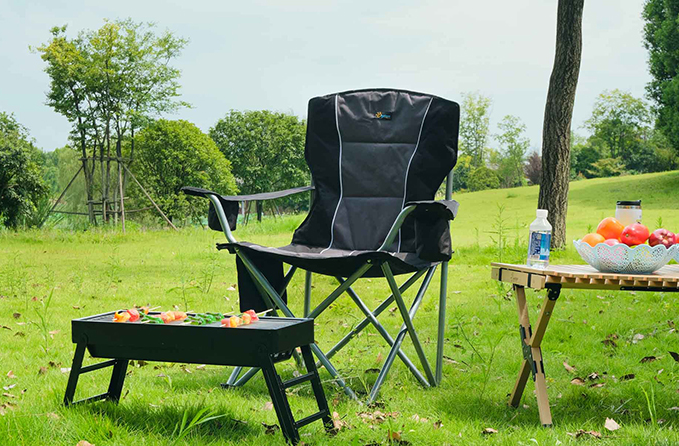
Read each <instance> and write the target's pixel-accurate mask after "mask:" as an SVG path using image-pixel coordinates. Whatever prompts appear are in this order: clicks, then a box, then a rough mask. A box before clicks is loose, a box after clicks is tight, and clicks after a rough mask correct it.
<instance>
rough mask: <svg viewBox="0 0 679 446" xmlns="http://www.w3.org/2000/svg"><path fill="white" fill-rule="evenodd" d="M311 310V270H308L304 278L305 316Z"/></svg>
mask: <svg viewBox="0 0 679 446" xmlns="http://www.w3.org/2000/svg"><path fill="white" fill-rule="evenodd" d="M310 312H311V271H307V272H306V276H305V278H304V317H309V313H310Z"/></svg>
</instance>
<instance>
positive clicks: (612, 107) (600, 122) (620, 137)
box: [585, 89, 653, 168]
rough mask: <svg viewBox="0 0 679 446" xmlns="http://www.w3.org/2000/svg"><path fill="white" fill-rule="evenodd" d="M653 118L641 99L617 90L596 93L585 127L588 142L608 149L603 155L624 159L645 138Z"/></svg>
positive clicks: (604, 149)
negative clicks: (588, 138)
mask: <svg viewBox="0 0 679 446" xmlns="http://www.w3.org/2000/svg"><path fill="white" fill-rule="evenodd" d="M652 121H653V120H652V118H651V113H650V111H649V109H648V106H647V105H646V103H645V102H644V101H643V100H642V99H638V98H635V97H634V96H632V95H631V94H630V93H628V92H624V91H620V90H617V89H616V90H613V91H604V92H603V93H601V94H600V95H599V97H598V98H597V100H596V101H595V102H594V109H593V110H592V116H591V117H590V118H589V119H588V120H587V121H585V128H587V129H588V130H589V131H590V132H591V133H592V136H591V137H590V142H591V143H592V144H593V145H595V146H600V147H601V149H600V152H604V151H605V152H607V153H605V155H607V156H606V157H608V158H622V159H623V160H627V159H629V158H630V156H631V155H632V153H634V152H635V151H637V150H638V148H639V146H641V145H642V144H643V142H644V140H646V139H648V136H649V134H650V132H651V124H652ZM628 167H629V168H632V166H628Z"/></svg>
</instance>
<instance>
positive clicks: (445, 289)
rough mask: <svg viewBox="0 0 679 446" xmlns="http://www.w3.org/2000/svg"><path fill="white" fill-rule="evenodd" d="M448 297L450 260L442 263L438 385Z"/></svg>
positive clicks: (438, 336) (437, 361) (437, 340)
mask: <svg viewBox="0 0 679 446" xmlns="http://www.w3.org/2000/svg"><path fill="white" fill-rule="evenodd" d="M447 298H448V262H443V263H442V264H441V288H440V290H439V326H438V332H437V339H436V385H437V386H438V385H439V384H441V380H442V379H443V343H444V342H445V339H446V299H447Z"/></svg>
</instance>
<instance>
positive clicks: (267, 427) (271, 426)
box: [262, 423, 281, 435]
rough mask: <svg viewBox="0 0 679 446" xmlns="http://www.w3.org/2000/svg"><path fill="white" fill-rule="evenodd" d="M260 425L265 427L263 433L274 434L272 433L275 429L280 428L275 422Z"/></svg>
mask: <svg viewBox="0 0 679 446" xmlns="http://www.w3.org/2000/svg"><path fill="white" fill-rule="evenodd" d="M262 426H264V428H265V430H264V433H265V434H266V435H274V434H275V433H276V431H279V430H281V428H280V427H278V425H277V424H266V423H262Z"/></svg>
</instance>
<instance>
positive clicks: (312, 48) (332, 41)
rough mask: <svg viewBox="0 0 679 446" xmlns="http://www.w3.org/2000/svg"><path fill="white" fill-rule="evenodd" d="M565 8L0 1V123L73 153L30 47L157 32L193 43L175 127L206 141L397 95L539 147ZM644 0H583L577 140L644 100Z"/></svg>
mask: <svg viewBox="0 0 679 446" xmlns="http://www.w3.org/2000/svg"><path fill="white" fill-rule="evenodd" d="M556 4H557V0H512V1H506V0H495V1H476V2H470V1H468V0H465V1H462V0H437V1H424V0H417V1H416V0H411V1H398V0H387V1H384V0H383V1H376V2H375V1H370V2H369V1H365V0H362V1H332V2H330V1H322V0H313V1H294V0H287V1H283V0H279V1H276V0H257V1H253V0H249V1H231V0H221V1H216V0H214V1H200V0H192V1H186V0H175V1H162V2H161V1H141V0H136V1H130V0H117V1H107V2H103V1H87V2H83V1H76V0H32V1H25V0H0V11H1V12H0V111H6V112H10V113H14V114H15V116H16V118H17V119H18V120H19V122H21V123H22V124H24V125H25V126H27V127H28V128H29V129H30V132H31V134H32V136H33V137H34V138H35V139H36V141H37V145H38V146H39V147H41V148H42V149H43V150H53V149H55V148H57V147H61V146H63V145H65V144H66V142H67V136H68V131H69V129H70V125H69V123H68V122H67V121H66V119H65V118H64V117H62V116H61V115H58V114H57V113H55V112H54V111H53V110H52V109H50V108H49V107H47V106H46V105H44V103H45V92H46V91H47V89H48V77H47V75H46V74H45V73H44V72H43V68H44V64H43V62H42V60H41V59H40V57H39V56H38V55H37V54H32V53H31V52H30V51H29V49H28V47H29V45H33V46H37V45H39V44H41V43H45V42H47V41H48V40H49V38H50V34H49V29H50V28H51V27H52V26H55V25H63V24H68V27H69V33H70V35H71V36H74V35H75V34H76V33H77V32H78V31H80V30H82V29H96V28H99V27H100V26H101V25H102V24H103V19H104V18H110V19H116V18H126V17H131V18H132V19H133V20H135V21H153V22H155V23H156V24H157V26H158V28H160V29H166V28H167V29H169V30H171V31H173V32H174V33H175V34H176V35H178V36H182V37H184V38H187V39H189V41H190V42H189V44H188V46H187V47H186V49H185V50H184V52H183V53H182V55H181V56H180V57H179V58H178V59H176V61H175V62H174V65H175V66H176V67H177V68H179V69H181V70H182V77H181V81H180V82H181V84H182V92H183V96H182V99H183V100H185V101H187V102H189V103H191V104H192V105H193V108H192V109H188V110H182V111H180V112H179V113H177V114H175V115H171V116H170V118H171V119H179V118H181V119H187V120H189V121H192V122H194V123H196V124H197V125H198V126H199V127H200V128H201V129H203V130H204V131H206V132H207V131H208V129H209V128H210V127H211V126H213V125H214V123H215V122H216V121H217V120H218V119H219V118H221V117H222V116H223V115H224V114H225V113H226V112H227V111H228V110H229V109H238V110H257V109H270V110H276V111H285V112H292V113H295V114H297V115H299V116H306V104H307V101H308V100H309V98H311V97H314V96H318V95H323V94H327V93H333V92H337V91H342V90H349V89H356V88H366V87H390V88H403V89H408V90H415V91H421V92H426V93H431V94H435V95H438V96H443V97H445V98H448V99H452V100H456V101H460V94H461V93H462V92H470V91H479V92H481V93H482V94H484V95H486V96H489V97H490V98H491V99H492V101H493V106H492V114H491V127H492V128H493V132H494V131H495V128H496V125H497V123H498V122H499V121H500V120H501V119H502V117H503V116H505V115H507V114H513V115H517V116H519V117H520V118H521V119H522V120H523V122H524V123H525V124H526V126H527V127H528V136H529V137H530V140H531V146H532V147H534V148H539V147H540V144H541V134H542V117H543V113H544V106H545V98H546V95H547V87H548V85H549V76H550V73H551V69H552V63H553V60H554V43H555V30H556ZM642 5H643V0H587V1H586V2H585V11H584V19H583V22H584V23H583V58H582V66H581V69H580V81H579V83H578V90H577V96H576V101H575V112H574V120H573V124H574V126H573V127H574V129H575V130H576V131H577V132H579V133H583V134H584V133H585V131H584V130H583V129H581V128H579V127H580V126H581V125H582V123H583V121H584V120H586V119H587V118H588V117H589V115H590V113H591V110H592V106H593V103H594V100H595V99H596V97H597V95H598V94H599V93H601V92H602V91H603V90H606V89H614V88H618V89H621V90H626V91H629V92H631V93H632V94H633V95H635V96H639V97H641V96H643V95H644V86H645V85H646V83H647V82H648V81H649V75H648V69H647V53H646V50H645V49H644V48H643V45H642V29H643V21H642V19H641V9H642Z"/></svg>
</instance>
